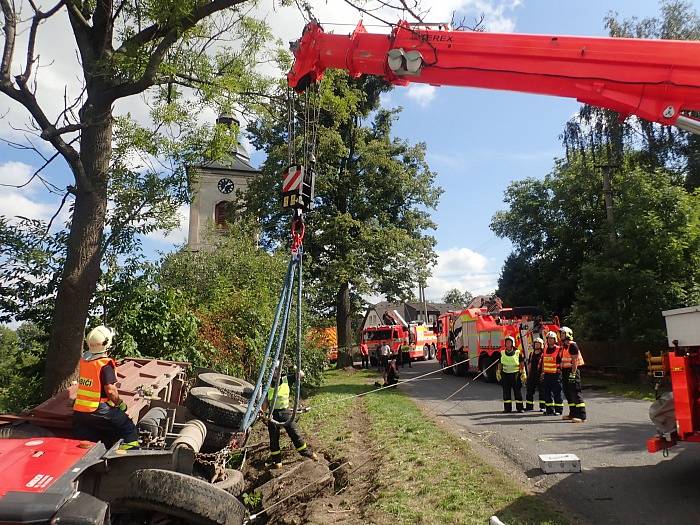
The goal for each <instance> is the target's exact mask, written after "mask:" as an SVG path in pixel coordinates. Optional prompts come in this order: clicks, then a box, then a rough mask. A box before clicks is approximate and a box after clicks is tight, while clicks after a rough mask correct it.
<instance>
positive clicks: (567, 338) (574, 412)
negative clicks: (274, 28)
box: [559, 326, 586, 423]
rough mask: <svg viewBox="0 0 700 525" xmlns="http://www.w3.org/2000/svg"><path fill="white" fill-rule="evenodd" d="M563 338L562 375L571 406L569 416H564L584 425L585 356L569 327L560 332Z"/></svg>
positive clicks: (565, 393) (563, 417)
mask: <svg viewBox="0 0 700 525" xmlns="http://www.w3.org/2000/svg"><path fill="white" fill-rule="evenodd" d="M559 333H560V335H561V337H562V349H561V375H562V381H563V383H564V395H565V396H566V402H567V404H568V405H569V414H568V415H566V416H562V419H568V420H570V421H572V422H573V423H583V422H584V421H585V420H586V403H584V401H583V396H582V395H581V372H580V370H579V367H580V366H582V365H583V356H582V355H581V351H580V350H579V347H578V345H577V344H576V343H575V342H574V332H573V330H571V328H569V327H567V326H562V327H561V330H560V331H559Z"/></svg>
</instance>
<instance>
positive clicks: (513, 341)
mask: <svg viewBox="0 0 700 525" xmlns="http://www.w3.org/2000/svg"><path fill="white" fill-rule="evenodd" d="M509 339H510V342H511V343H513V346H515V337H513V336H512V335H509V336H508V337H506V339H505V340H506V341H508V340H509Z"/></svg>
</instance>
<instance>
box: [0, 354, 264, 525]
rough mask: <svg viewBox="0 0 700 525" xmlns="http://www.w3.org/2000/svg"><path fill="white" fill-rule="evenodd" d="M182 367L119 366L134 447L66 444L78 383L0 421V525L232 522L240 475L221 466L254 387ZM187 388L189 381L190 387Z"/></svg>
mask: <svg viewBox="0 0 700 525" xmlns="http://www.w3.org/2000/svg"><path fill="white" fill-rule="evenodd" d="M188 368H189V365H188V364H187V363H179V362H172V361H160V360H147V359H126V360H125V361H124V362H122V363H121V364H120V365H119V366H118V367H117V370H116V371H117V388H118V390H119V394H120V397H121V398H122V399H124V400H125V401H126V402H127V406H128V410H127V414H128V415H129V416H130V417H131V418H132V419H133V420H134V422H135V423H136V424H137V427H138V430H139V434H140V439H139V441H140V443H141V448H140V449H136V450H120V449H119V444H120V443H118V442H117V443H114V444H113V445H112V446H110V447H106V446H105V445H104V444H102V443H93V442H87V441H80V440H76V439H73V437H72V412H73V409H72V405H73V400H74V399H75V393H76V391H77V385H73V386H72V387H71V388H70V389H69V390H67V391H64V392H61V393H59V394H57V395H56V396H54V397H52V398H51V399H49V400H47V401H45V402H44V403H42V404H41V405H39V406H37V407H36V408H34V409H32V410H30V411H28V412H26V413H23V414H19V415H1V416H0V438H4V439H0V469H1V470H2V471H3V473H4V475H3V477H2V479H0V524H9V523H12V524H19V523H34V524H42V523H46V524H48V523H61V524H68V525H70V524H75V525H77V524H83V525H84V524H95V525H106V524H114V525H126V524H129V525H135V524H147V523H195V524H206V525H212V524H225V525H240V524H241V523H243V520H244V517H245V508H244V506H243V504H242V503H241V502H240V501H239V500H238V499H237V496H238V495H240V492H241V490H242V488H243V476H242V474H241V473H240V472H238V471H235V470H230V469H228V468H227V461H228V459H229V457H230V455H231V453H232V451H234V450H235V449H236V448H240V447H242V446H244V441H245V434H243V433H241V432H239V428H240V424H241V420H242V418H243V415H244V414H245V410H246V406H247V402H248V399H247V398H248V397H249V396H250V395H251V394H252V392H253V385H251V384H250V383H247V382H245V381H243V380H240V379H237V378H234V377H231V376H226V375H223V374H217V373H215V372H211V371H204V372H201V373H199V374H196V375H195V377H194V380H193V381H188V379H187V374H186V373H187V371H188ZM190 383H194V386H193V387H192V388H189V387H190Z"/></svg>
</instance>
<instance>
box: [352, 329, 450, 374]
mask: <svg viewBox="0 0 700 525" xmlns="http://www.w3.org/2000/svg"><path fill="white" fill-rule="evenodd" d="M362 341H363V342H365V343H366V344H367V347H368V348H369V356H370V363H372V365H373V366H376V365H377V363H379V355H380V354H379V349H380V347H381V346H382V345H383V344H385V343H386V344H388V345H389V348H390V349H391V354H392V356H394V357H396V356H398V355H399V354H400V353H401V352H402V351H403V350H402V349H403V348H405V347H408V354H409V356H410V358H411V359H412V360H415V359H420V360H423V361H425V360H429V359H434V358H435V354H436V352H437V337H436V336H435V334H434V333H433V331H432V330H431V328H430V327H428V326H426V325H425V324H422V323H410V324H408V325H407V326H403V325H400V324H395V325H382V326H371V327H368V328H365V329H364V330H362Z"/></svg>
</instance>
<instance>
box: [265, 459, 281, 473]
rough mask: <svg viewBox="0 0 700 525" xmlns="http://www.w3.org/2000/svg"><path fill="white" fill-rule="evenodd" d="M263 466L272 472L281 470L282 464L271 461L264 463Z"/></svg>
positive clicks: (275, 460)
mask: <svg viewBox="0 0 700 525" xmlns="http://www.w3.org/2000/svg"><path fill="white" fill-rule="evenodd" d="M265 466H266V467H267V468H269V469H272V470H279V469H281V468H282V462H281V461H279V460H277V459H271V460H268V461H266V462H265Z"/></svg>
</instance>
